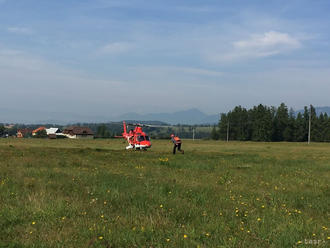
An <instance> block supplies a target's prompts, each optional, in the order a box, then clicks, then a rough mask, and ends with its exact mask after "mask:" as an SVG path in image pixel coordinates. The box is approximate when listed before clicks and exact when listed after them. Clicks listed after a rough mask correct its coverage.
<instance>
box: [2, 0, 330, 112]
mask: <svg viewBox="0 0 330 248" xmlns="http://www.w3.org/2000/svg"><path fill="white" fill-rule="evenodd" d="M329 12H330V1H329V0H308V1H307V0H290V1H288V0H275V1H271V0H269V1H264V0H260V1H259V0H249V1H246V0H200V1H197V0H180V1H177V0H176V1H174V0H166V1H164V0H149V1H143V0H126V1H124V0H56V1H53V0H0V93H1V96H0V108H6V109H20V110H24V111H25V110H26V111H31V110H35V111H52V112H66V113H79V114H94V115H102V116H113V115H119V114H121V113H127V112H137V113H140V114H145V113H155V112H156V113H157V112H175V111H179V110H185V109H190V108H198V109H200V110H201V111H203V112H205V113H208V114H214V113H219V112H227V111H229V110H231V109H232V108H234V107H235V106H237V105H242V106H243V107H246V108H250V107H252V106H254V105H257V104H260V103H261V104H265V105H268V106H279V104H280V103H281V102H284V103H286V105H288V106H289V107H292V108H294V109H301V108H303V106H305V105H309V104H313V105H314V106H330V56H329V54H330V15H329Z"/></svg>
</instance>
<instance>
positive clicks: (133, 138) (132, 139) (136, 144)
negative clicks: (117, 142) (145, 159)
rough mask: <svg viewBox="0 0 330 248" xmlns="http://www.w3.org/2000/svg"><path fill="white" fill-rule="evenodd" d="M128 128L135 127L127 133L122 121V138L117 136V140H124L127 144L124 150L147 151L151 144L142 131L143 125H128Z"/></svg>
mask: <svg viewBox="0 0 330 248" xmlns="http://www.w3.org/2000/svg"><path fill="white" fill-rule="evenodd" d="M128 125H130V126H135V128H134V129H131V130H130V131H129V132H127V126H126V122H125V121H123V127H124V132H123V133H122V136H117V138H124V139H126V140H127V142H128V146H126V149H127V150H128V149H135V150H147V148H150V147H151V142H150V138H149V136H148V135H147V134H146V133H145V132H143V131H142V127H143V126H147V125H143V124H128Z"/></svg>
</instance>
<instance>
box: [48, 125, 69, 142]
mask: <svg viewBox="0 0 330 248" xmlns="http://www.w3.org/2000/svg"><path fill="white" fill-rule="evenodd" d="M46 133H47V136H48V138H50V139H56V138H63V137H66V136H64V135H63V133H62V130H61V129H59V128H57V127H51V128H46Z"/></svg>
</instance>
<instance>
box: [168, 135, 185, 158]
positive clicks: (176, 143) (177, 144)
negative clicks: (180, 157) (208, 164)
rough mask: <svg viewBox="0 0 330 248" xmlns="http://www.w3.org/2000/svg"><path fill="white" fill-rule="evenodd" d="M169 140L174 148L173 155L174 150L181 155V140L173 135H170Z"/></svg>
mask: <svg viewBox="0 0 330 248" xmlns="http://www.w3.org/2000/svg"><path fill="white" fill-rule="evenodd" d="M171 140H172V142H173V144H174V147H173V154H175V152H176V148H178V151H179V152H181V153H182V154H184V151H183V150H181V143H182V142H181V140H180V138H179V137H178V136H175V135H174V134H171Z"/></svg>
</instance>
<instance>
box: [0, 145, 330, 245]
mask: <svg viewBox="0 0 330 248" xmlns="http://www.w3.org/2000/svg"><path fill="white" fill-rule="evenodd" d="M152 143H153V147H152V148H151V149H150V150H148V151H126V150H124V148H125V146H126V144H125V143H123V141H122V140H119V139H116V140H113V139H107V140H90V141H87V140H86V141H84V140H47V139H46V140H43V139H1V140H0V247H86V248H87V247H112V248H114V247H314V246H315V245H317V246H318V247H329V245H330V240H329V236H330V235H329V234H330V232H329V230H330V226H329V223H330V214H329V206H330V193H329V182H330V144H329V143H328V144H321V143H312V144H310V145H307V144H306V143H253V142H245V143H243V142H229V143H226V142H220V141H196V140H195V141H192V140H184V141H183V145H182V148H183V149H184V150H185V154H184V155H182V154H176V155H175V156H174V155H172V154H171V150H172V145H171V142H170V141H169V140H153V141H152Z"/></svg>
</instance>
